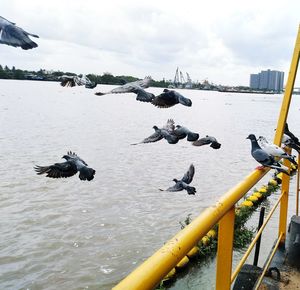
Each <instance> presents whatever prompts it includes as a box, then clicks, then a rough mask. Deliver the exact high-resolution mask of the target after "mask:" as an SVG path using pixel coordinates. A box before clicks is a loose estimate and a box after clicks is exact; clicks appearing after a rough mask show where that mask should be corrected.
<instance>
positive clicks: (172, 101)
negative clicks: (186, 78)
mask: <svg viewBox="0 0 300 290" xmlns="http://www.w3.org/2000/svg"><path fill="white" fill-rule="evenodd" d="M151 103H152V104H153V105H154V106H156V107H159V108H169V107H172V106H174V105H176V104H179V103H180V104H182V105H184V106H188V107H191V106H192V101H191V100H190V99H188V98H186V97H184V96H183V95H181V94H180V93H178V92H176V91H174V90H168V89H164V90H163V92H162V93H161V94H160V95H158V96H156V97H155V98H154V99H153V100H152V102H151Z"/></svg>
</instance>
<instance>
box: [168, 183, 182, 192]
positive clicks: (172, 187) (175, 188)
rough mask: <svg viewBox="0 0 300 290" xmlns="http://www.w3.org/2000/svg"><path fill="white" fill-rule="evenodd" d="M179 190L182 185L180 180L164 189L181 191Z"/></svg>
mask: <svg viewBox="0 0 300 290" xmlns="http://www.w3.org/2000/svg"><path fill="white" fill-rule="evenodd" d="M181 190H183V186H182V184H181V182H176V184H175V185H173V186H171V187H169V188H168V189H166V191H181Z"/></svg>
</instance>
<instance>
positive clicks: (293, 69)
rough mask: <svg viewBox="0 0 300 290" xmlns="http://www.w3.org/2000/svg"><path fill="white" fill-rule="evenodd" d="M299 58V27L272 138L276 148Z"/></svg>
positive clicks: (287, 109) (279, 140) (290, 96)
mask: <svg viewBox="0 0 300 290" xmlns="http://www.w3.org/2000/svg"><path fill="white" fill-rule="evenodd" d="M299 56H300V25H299V28H298V35H297V39H296V44H295V48H294V53H293V57H292V62H291V66H290V72H289V76H288V80H287V84H286V86H285V92H284V98H283V102H282V105H281V111H280V115H279V119H278V123H277V129H276V133H275V137H274V144H276V145H278V146H279V145H280V144H281V138H282V134H283V130H284V126H285V123H286V119H287V115H288V112H289V107H290V102H291V98H292V93H293V89H294V83H295V79H296V75H297V68H298V63H299Z"/></svg>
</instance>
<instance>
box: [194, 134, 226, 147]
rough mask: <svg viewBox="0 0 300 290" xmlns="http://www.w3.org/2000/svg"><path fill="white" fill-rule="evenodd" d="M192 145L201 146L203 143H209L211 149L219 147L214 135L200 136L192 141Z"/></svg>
mask: <svg viewBox="0 0 300 290" xmlns="http://www.w3.org/2000/svg"><path fill="white" fill-rule="evenodd" d="M192 144H193V145H194V146H203V145H208V144H210V147H212V148H213V149H219V148H220V147H221V144H220V143H219V142H218V141H217V139H216V138H215V137H212V136H208V135H206V137H204V138H200V139H198V140H196V141H195V142H193V143H192Z"/></svg>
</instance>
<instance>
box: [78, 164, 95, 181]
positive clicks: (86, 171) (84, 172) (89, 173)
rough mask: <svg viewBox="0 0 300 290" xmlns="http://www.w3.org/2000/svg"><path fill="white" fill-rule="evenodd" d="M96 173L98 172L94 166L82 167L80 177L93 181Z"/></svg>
mask: <svg viewBox="0 0 300 290" xmlns="http://www.w3.org/2000/svg"><path fill="white" fill-rule="evenodd" d="M95 173H96V171H95V170H94V169H93V168H90V167H83V168H81V169H80V174H79V178H80V179H81V180H88V181H91V180H92V179H94V175H95Z"/></svg>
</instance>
